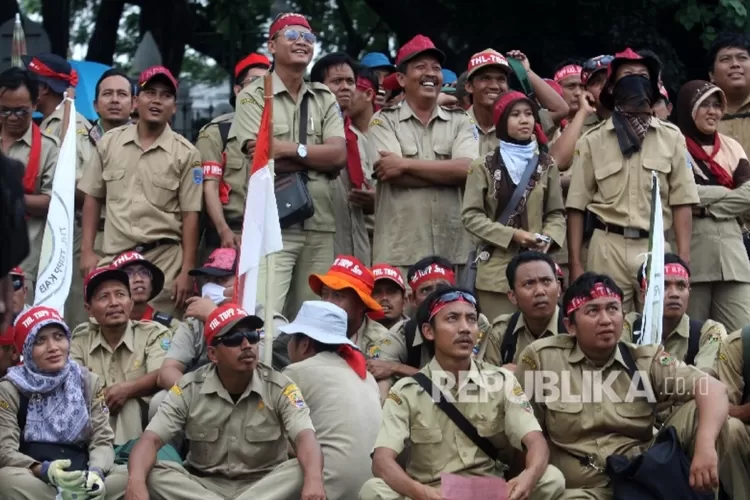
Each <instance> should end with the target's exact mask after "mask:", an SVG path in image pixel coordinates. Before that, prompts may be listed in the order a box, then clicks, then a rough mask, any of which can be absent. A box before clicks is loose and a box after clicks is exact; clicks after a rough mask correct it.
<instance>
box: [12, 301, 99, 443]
mask: <svg viewBox="0 0 750 500" xmlns="http://www.w3.org/2000/svg"><path fill="white" fill-rule="evenodd" d="M49 325H57V326H60V327H61V328H62V330H63V331H64V332H65V335H66V337H67V338H68V341H70V337H71V334H70V329H69V328H68V326H67V325H66V324H65V322H64V321H63V319H62V318H61V317H60V315H59V314H58V313H57V311H55V310H54V309H51V308H48V307H42V306H37V307H32V308H31V309H29V310H28V311H26V312H25V313H24V314H22V315H21V316H19V318H18V320H17V322H16V329H28V335H27V336H26V340H25V341H24V343H23V349H22V355H23V364H22V365H20V366H14V367H11V368H10V369H8V374H7V375H6V378H7V379H8V380H9V381H10V382H11V383H12V384H13V385H15V386H16V388H17V389H18V390H19V391H20V392H22V393H23V394H24V395H25V396H27V397H28V398H29V407H28V412H27V415H26V428H25V429H21V431H22V432H23V436H24V440H25V441H27V442H32V441H34V442H43V443H57V444H72V443H77V442H80V441H81V440H82V437H83V434H84V432H85V431H86V429H87V427H88V423H89V410H88V405H87V404H86V398H85V395H84V393H83V376H82V373H81V368H80V367H79V366H78V364H77V363H76V362H75V361H73V360H71V359H70V355H69V354H68V359H67V361H66V363H65V367H64V368H63V369H62V370H60V371H58V372H56V373H45V372H42V371H41V370H40V369H39V367H38V366H37V364H36V363H35V362H34V359H33V357H32V351H33V349H34V342H35V341H36V337H37V335H38V334H39V331H40V330H41V329H42V328H44V327H45V326H49Z"/></svg>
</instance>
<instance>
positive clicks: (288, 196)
mask: <svg viewBox="0 0 750 500" xmlns="http://www.w3.org/2000/svg"><path fill="white" fill-rule="evenodd" d="M308 100H309V96H308V95H307V93H305V94H303V95H302V102H301V103H300V105H299V144H300V145H305V144H307V105H308ZM309 180H310V177H309V176H308V174H307V172H306V171H305V172H291V173H287V174H276V177H275V179H274V192H275V193H276V208H277V210H278V211H279V225H280V226H281V228H282V229H286V228H288V227H290V226H293V225H295V224H300V223H302V222H304V221H306V220H307V219H309V218H310V217H312V216H313V215H314V214H315V205H314V204H313V200H312V197H311V196H310V191H309V190H308V189H307V182H308V181H309Z"/></svg>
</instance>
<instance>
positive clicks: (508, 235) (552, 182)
mask: <svg viewBox="0 0 750 500" xmlns="http://www.w3.org/2000/svg"><path fill="white" fill-rule="evenodd" d="M538 116H539V115H538V108H537V105H536V103H534V102H532V101H531V100H530V99H529V98H528V97H526V96H525V95H524V94H522V93H520V92H515V91H510V92H505V93H503V94H500V96H499V97H498V99H497V102H496V103H495V107H494V110H493V122H494V123H495V130H496V134H497V137H498V139H500V144H499V145H498V147H497V148H496V149H495V151H493V152H490V153H488V154H487V155H486V156H485V157H484V158H480V159H478V160H475V161H474V162H473V163H472V164H471V166H470V168H469V175H468V177H467V179H466V191H465V194H464V202H463V210H462V212H461V216H462V219H463V223H464V227H466V230H467V231H468V232H469V233H470V234H471V235H472V236H474V237H475V239H477V240H478V243H479V245H478V248H477V277H476V283H475V288H476V293H477V298H478V299H479V301H480V303H481V304H482V309H483V310H484V311H485V313H486V315H487V317H488V318H490V320H492V319H494V318H496V317H497V316H499V315H501V314H510V313H513V312H515V310H516V306H515V297H514V295H513V294H512V293H509V292H511V286H510V284H509V283H508V280H507V278H506V276H505V269H506V267H507V266H508V263H509V262H510V260H511V259H512V258H513V256H514V255H516V254H518V253H519V252H523V251H525V250H539V251H542V252H548V251H549V250H550V249H551V248H556V247H560V246H562V245H563V243H564V241H565V211H564V209H565V207H564V205H563V198H562V190H561V187H560V173H559V171H558V170H557V166H556V164H555V160H554V158H553V157H552V156H550V155H549V154H547V152H546V143H547V138H546V136H545V135H544V132H543V131H542V127H541V125H540V124H539V120H538ZM519 184H521V187H520V188H519V190H518V194H517V195H516V196H514V192H516V187H517V186H519ZM511 204H512V205H514V206H510V205H511ZM501 219H503V220H501ZM551 286H557V282H556V281H553V282H552V283H551Z"/></svg>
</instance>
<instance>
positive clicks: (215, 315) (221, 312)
mask: <svg viewBox="0 0 750 500" xmlns="http://www.w3.org/2000/svg"><path fill="white" fill-rule="evenodd" d="M241 322H246V323H247V324H248V327H250V328H252V329H253V330H258V329H260V328H263V320H262V319H260V318H259V317H258V316H252V315H250V314H248V313H247V311H245V310H244V309H242V308H241V307H240V306H238V305H237V304H224V305H223V306H221V307H217V308H216V309H214V310H213V311H212V312H211V314H209V315H208V317H207V318H206V326H205V328H204V329H203V337H204V338H205V339H206V345H211V341H212V340H213V339H214V338H216V337H220V336H222V335H224V334H226V333H227V332H229V330H231V329H232V328H234V327H235V326H237V325H238V324H239V323H241Z"/></svg>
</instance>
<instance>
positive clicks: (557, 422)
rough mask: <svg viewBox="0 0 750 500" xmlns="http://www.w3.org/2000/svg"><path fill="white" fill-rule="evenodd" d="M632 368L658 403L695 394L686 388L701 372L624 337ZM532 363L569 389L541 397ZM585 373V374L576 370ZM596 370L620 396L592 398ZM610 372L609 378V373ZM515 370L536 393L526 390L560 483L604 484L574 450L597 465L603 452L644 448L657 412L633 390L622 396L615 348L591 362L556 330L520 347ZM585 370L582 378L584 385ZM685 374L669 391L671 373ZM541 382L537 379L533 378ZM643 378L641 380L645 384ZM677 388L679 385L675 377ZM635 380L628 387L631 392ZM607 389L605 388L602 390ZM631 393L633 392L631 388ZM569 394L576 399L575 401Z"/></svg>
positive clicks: (624, 382)
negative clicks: (586, 397)
mask: <svg viewBox="0 0 750 500" xmlns="http://www.w3.org/2000/svg"><path fill="white" fill-rule="evenodd" d="M627 346H628V348H629V349H630V352H631V354H632V357H633V360H634V362H635V365H636V368H637V369H638V370H639V372H642V373H643V374H644V377H645V376H646V374H648V380H649V382H650V383H651V390H652V391H653V394H654V395H655V397H656V400H657V403H660V404H673V405H674V404H679V403H686V402H688V401H691V400H693V399H694V394H693V392H692V388H693V387H694V384H695V386H698V380H699V379H700V378H701V377H704V376H707V375H705V374H704V373H703V372H701V371H700V370H699V369H697V368H695V367H694V366H687V365H686V364H684V363H682V362H680V361H678V360H676V359H675V358H674V357H673V356H672V355H670V354H668V353H666V352H664V351H663V350H662V347H661V346H657V345H644V346H635V345H632V344H627ZM535 370H539V371H544V372H546V373H550V372H554V373H558V374H563V373H565V374H567V375H564V377H566V378H561V379H560V380H558V382H557V383H556V384H553V385H556V387H557V389H558V390H559V391H565V392H569V394H568V396H567V397H564V395H561V396H560V397H558V398H555V399H549V400H544V396H543V395H542V392H541V391H542V389H541V387H540V386H539V384H536V385H537V386H538V387H532V385H534V383H535V378H537V379H538V377H535V376H534V374H533V373H528V372H532V371H535ZM584 371H585V372H587V373H586V375H584V374H583V373H584ZM592 371H596V372H597V373H600V374H601V375H600V377H601V380H607V381H608V382H609V380H610V379H611V378H613V380H612V383H611V385H609V386H608V387H610V388H611V392H612V393H613V394H616V395H617V396H618V397H619V398H620V400H621V401H622V402H613V401H612V399H611V397H610V396H607V395H604V396H602V397H600V398H599V399H600V400H599V401H597V399H596V394H591V393H592V392H593V391H592V386H591V385H590V384H592V383H594V382H593V380H598V379H599V375H598V374H597V376H596V378H594V377H593V375H592V374H591V373H590V372H592ZM613 372H615V373H617V375H615V376H614V377H610V374H611V373H613ZM516 377H518V380H519V381H521V383H522V384H524V390H525V392H526V394H527V395H528V394H535V392H536V393H539V395H540V398H539V399H536V400H535V397H530V398H529V399H530V400H531V404H532V405H533V406H534V411H535V414H536V417H537V419H538V420H539V423H540V424H541V426H542V428H543V429H544V431H545V435H546V436H547V441H548V443H549V446H550V460H549V463H550V465H554V466H555V467H557V468H558V469H560V471H561V472H562V473H563V475H564V476H565V483H566V484H565V487H566V488H569V489H575V488H597V487H606V486H607V485H608V484H609V483H610V479H609V476H607V474H606V473H604V472H599V471H597V470H595V469H594V468H592V467H589V466H586V465H582V464H581V460H580V459H581V457H592V458H593V461H594V464H595V465H596V466H597V467H604V465H605V463H606V459H607V457H608V456H610V455H613V454H623V455H626V456H633V455H636V454H638V453H641V452H643V451H645V449H646V448H647V447H648V445H649V442H650V441H651V440H652V438H653V435H654V423H655V422H656V413H655V411H654V409H653V406H652V404H651V403H649V402H648V401H647V399H646V398H645V397H643V396H642V395H640V396H639V395H638V394H637V393H636V395H635V397H634V399H632V400H629V399H628V398H627V395H628V392H629V391H631V384H632V381H631V379H630V376H629V375H628V373H627V369H626V365H625V362H624V361H623V359H622V357H621V356H620V351H619V349H615V351H614V353H613V355H612V358H611V359H610V360H609V361H608V362H607V363H606V364H605V365H604V367H595V366H594V365H593V364H592V363H591V362H590V361H589V360H588V359H587V358H586V356H585V355H584V354H583V351H581V349H580V348H579V347H578V344H577V343H576V340H575V337H573V336H570V335H556V336H554V337H550V338H547V339H542V340H539V341H537V342H533V343H532V344H530V345H529V346H528V347H527V348H526V349H524V351H523V352H522V353H521V362H520V363H519V364H518V366H517V367H516ZM584 377H587V378H586V380H588V383H587V384H586V388H584ZM676 378H682V379H684V380H685V385H684V387H686V388H687V390H684V391H680V392H676V391H675V390H674V386H675V384H674V380H675V379H676ZM540 383H541V382H540ZM646 385H648V384H646ZM680 386H681V387H682V384H680ZM635 387H636V386H635V385H632V390H633V391H635ZM587 393H588V394H591V398H590V399H593V401H594V402H585V403H584V402H580V401H581V400H582V398H581V395H584V394H587ZM605 394H606V393H605ZM631 395H632V393H631ZM576 399H577V401H578V402H576Z"/></svg>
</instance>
